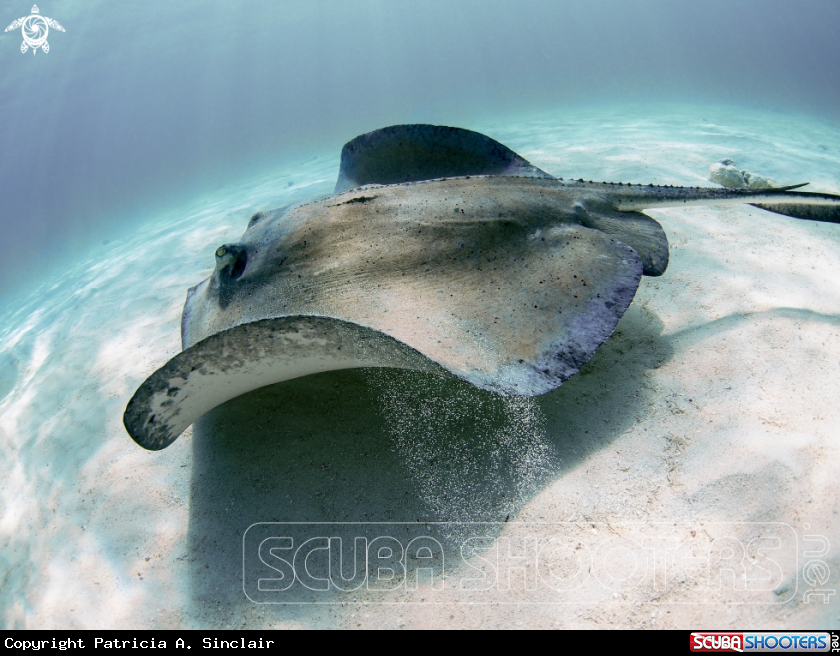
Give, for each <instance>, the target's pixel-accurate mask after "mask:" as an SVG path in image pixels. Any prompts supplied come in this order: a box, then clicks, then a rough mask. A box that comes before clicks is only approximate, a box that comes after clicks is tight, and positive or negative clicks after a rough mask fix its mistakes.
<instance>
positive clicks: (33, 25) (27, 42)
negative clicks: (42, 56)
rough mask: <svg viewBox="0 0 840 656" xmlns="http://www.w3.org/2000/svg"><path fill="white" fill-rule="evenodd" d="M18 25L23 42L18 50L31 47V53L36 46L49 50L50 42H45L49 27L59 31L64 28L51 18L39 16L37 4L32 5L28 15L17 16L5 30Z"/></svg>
mask: <svg viewBox="0 0 840 656" xmlns="http://www.w3.org/2000/svg"><path fill="white" fill-rule="evenodd" d="M19 27H20V28H21V30H20V31H21V32H22V33H23V43H21V44H20V51H21V52H26V51H27V50H29V49H30V48H32V54H33V55H34V54H35V53H36V52H38V48H41V50H43V51H44V52H49V51H50V44H49V43H47V34H48V33H49V31H50V28H51V27H52V28H53V29H56V30H58V31H59V32H63V31H64V28H63V27H61V25H59V24H58V23H57V22H56V21H54V20H53V19H52V18H47V17H46V16H41V12H39V11H38V5H32V13H31V14H29V16H24V17H23V18H18V19H17V20H16V21H15V22H14V23H12V24H11V25H9V27H7V28H6V30H5V31H6V32H8V31H9V30H16V29H17V28H19Z"/></svg>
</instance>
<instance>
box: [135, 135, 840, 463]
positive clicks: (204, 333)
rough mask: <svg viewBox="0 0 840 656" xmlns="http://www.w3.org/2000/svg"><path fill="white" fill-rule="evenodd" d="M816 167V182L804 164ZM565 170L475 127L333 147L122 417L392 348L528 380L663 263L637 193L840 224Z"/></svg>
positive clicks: (161, 438) (190, 415) (825, 206)
mask: <svg viewBox="0 0 840 656" xmlns="http://www.w3.org/2000/svg"><path fill="white" fill-rule="evenodd" d="M805 184H807V183H805ZM802 186H804V185H802V184H800V185H793V186H787V187H779V188H773V189H761V190H744V189H724V188H700V187H695V188H688V187H673V186H670V185H668V186H658V185H653V184H647V185H641V184H623V183H621V182H619V183H612V182H610V183H607V182H585V181H584V180H582V179H580V180H563V179H562V178H555V177H553V176H551V175H549V174H548V173H546V172H544V171H542V170H540V169H538V168H537V167H535V166H533V165H532V164H530V163H529V162H527V161H526V160H525V159H523V158H522V157H520V156H519V155H517V154H516V153H514V152H513V151H512V150H510V149H509V148H507V147H505V146H503V145H502V144H500V143H498V142H497V141H494V140H493V139H491V138H489V137H486V136H484V135H482V134H479V133H477V132H472V131H469V130H464V129H459V128H451V127H442V126H432V125H398V126H392V127H388V128H384V129H381V130H376V131H374V132H370V133H368V134H364V135H362V136H359V137H357V138H355V139H353V140H352V141H350V142H349V143H347V144H346V145H345V146H344V148H343V150H342V152H341V164H340V170H339V174H338V181H337V183H336V186H335V192H334V194H333V195H331V196H329V197H326V198H319V199H316V200H313V201H310V202H305V203H302V204H299V205H295V206H292V207H284V208H281V209H276V210H273V211H267V212H258V213H256V214H254V215H253V217H251V219H250V221H249V222H248V226H247V229H246V230H245V233H244V234H243V235H242V238H241V239H240V240H239V241H238V242H236V243H230V244H224V245H222V246H220V247H219V248H218V249H217V250H216V251H215V270H214V271H213V273H212V275H211V276H210V277H209V278H207V279H206V280H204V281H203V282H201V283H199V284H198V285H196V286H195V287H192V288H191V289H189V291H188V292H187V299H186V304H185V306H184V312H183V317H182V324H181V339H182V345H183V350H182V351H181V352H180V353H179V354H178V355H176V356H175V357H174V358H172V359H171V360H170V361H169V362H167V363H166V364H165V365H163V366H162V367H161V368H160V369H158V370H157V371H155V372H154V373H153V374H152V375H151V376H150V377H149V378H148V379H147V380H146V381H145V382H144V383H143V384H142V385H141V386H140V387H139V389H138V390H137V391H136V393H135V394H134V396H133V397H132V399H131V400H130V402H129V403H128V406H127V408H126V411H125V415H124V418H123V421H124V424H125V427H126V429H127V430H128V433H129V434H130V435H131V437H132V438H134V440H135V441H136V442H137V443H138V444H139V445H141V446H142V447H144V448H146V449H153V450H157V449H162V448H164V447H166V446H168V445H169V444H171V443H172V442H173V441H174V440H175V439H176V438H177V437H178V436H179V435H180V434H181V433H182V432H183V431H184V430H185V429H186V428H187V427H188V426H190V424H192V423H193V422H194V421H195V420H196V419H198V417H200V416H201V415H202V414H204V413H205V412H207V411H209V410H211V409H212V408H214V407H216V406H217V405H219V404H221V403H224V402H225V401H227V400H229V399H232V398H234V397H236V396H238V395H240V394H244V393H245V392H248V391H250V390H253V389H256V388H258V387H263V386H265V385H270V384H273V383H277V382H280V381H284V380H289V379H292V378H296V377H299V376H306V375H308V374H313V373H316V372H324V371H331V370H336V369H346V368H354V367H396V368H404V369H413V370H419V371H425V372H430V373H437V374H440V375H443V376H456V377H458V378H461V379H463V380H465V381H468V382H469V383H471V384H472V385H475V386H476V387H479V388H481V389H484V390H490V391H492V392H496V393H500V394H505V395H524V396H534V395H539V394H544V393H546V392H549V391H551V390H553V389H555V388H557V387H558V386H560V385H561V384H562V383H563V382H564V381H566V380H568V379H569V377H571V376H573V375H574V374H575V373H576V372H577V371H578V370H579V369H580V368H581V367H582V366H583V365H584V364H585V363H586V362H587V361H588V360H589V359H590V358H591V357H592V355H593V354H594V353H595V351H596V350H597V349H598V347H599V346H600V345H601V344H602V343H603V342H604V341H605V340H606V339H607V338H608V337H609V336H610V334H611V333H612V332H613V329H614V328H615V326H616V324H617V323H618V320H619V319H620V318H621V316H622V315H623V314H624V312H625V310H626V309H627V307H628V306H629V304H630V302H631V301H632V300H633V296H634V295H635V293H636V289H637V288H638V286H639V282H640V279H641V277H642V276H643V275H648V276H660V275H662V274H663V273H664V272H665V269H666V268H667V266H668V239H667V237H666V235H665V231H664V230H663V229H662V226H660V225H659V223H657V222H656V221H655V220H654V219H652V218H651V217H650V216H647V215H646V214H644V213H642V210H645V209H652V208H661V207H684V206H689V205H724V204H730V203H749V204H751V205H753V206H756V207H759V208H762V209H765V210H769V211H771V212H776V213H779V214H784V215H787V216H792V217H797V218H803V219H809V220H814V221H825V222H830V223H840V196H835V195H830V194H823V193H806V192H797V191H793V190H794V189H796V188H799V187H802Z"/></svg>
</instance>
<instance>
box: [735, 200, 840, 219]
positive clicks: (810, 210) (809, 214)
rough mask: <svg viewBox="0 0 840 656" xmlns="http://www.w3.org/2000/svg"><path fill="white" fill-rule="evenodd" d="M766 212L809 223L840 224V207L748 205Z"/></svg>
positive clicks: (797, 204)
mask: <svg viewBox="0 0 840 656" xmlns="http://www.w3.org/2000/svg"><path fill="white" fill-rule="evenodd" d="M750 205H752V206H753V207H758V208H761V209H763V210H767V211H768V212H775V213H776V214H784V215H785V216H792V217H794V218H796V219H808V220H809V221H822V222H824V223H840V205H803V204H800V203H781V204H779V205H774V204H769V203H750Z"/></svg>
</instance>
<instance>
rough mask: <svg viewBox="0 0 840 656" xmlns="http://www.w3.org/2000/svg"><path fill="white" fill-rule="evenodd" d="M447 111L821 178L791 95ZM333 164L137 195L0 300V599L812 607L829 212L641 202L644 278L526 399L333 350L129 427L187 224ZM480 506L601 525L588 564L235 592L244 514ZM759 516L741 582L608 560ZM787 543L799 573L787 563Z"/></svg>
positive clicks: (552, 157) (830, 445) (654, 609)
mask: <svg viewBox="0 0 840 656" xmlns="http://www.w3.org/2000/svg"><path fill="white" fill-rule="evenodd" d="M704 119H707V120H704ZM468 127H471V128H473V129H479V130H481V131H483V132H485V133H487V134H489V135H491V136H493V137H494V138H496V139H499V140H500V141H502V142H503V143H505V144H507V145H509V146H510V147H511V148H513V149H514V150H517V151H518V152H520V153H521V154H522V155H523V156H525V157H526V158H528V159H530V160H531V161H532V162H533V163H535V164H536V165H538V166H541V167H543V168H545V169H546V170H548V171H549V172H551V173H554V174H556V175H560V176H565V177H575V178H579V177H583V178H584V179H593V180H595V179H597V180H602V179H604V180H613V181H619V180H621V181H624V182H628V181H633V182H645V183H647V182H653V183H659V184H688V185H702V184H710V183H708V182H707V181H706V180H705V177H706V175H707V174H708V167H709V165H710V164H711V163H712V162H715V161H718V160H720V159H722V158H724V157H731V158H732V159H734V160H735V161H737V162H738V165H739V166H742V167H744V168H747V169H749V170H750V171H753V172H755V173H758V174H761V175H764V176H767V177H770V178H772V179H774V180H778V181H780V182H782V183H796V182H805V181H810V182H811V183H812V188H813V189H814V190H822V191H830V192H834V193H838V192H840V186H838V181H840V131H838V130H837V128H835V127H833V126H831V125H826V124H822V123H819V122H816V121H813V120H809V119H805V118H803V117H792V116H785V115H776V114H771V113H759V114H748V113H747V112H746V111H745V110H737V111H736V110H733V109H731V108H730V109H727V108H708V107H706V108H691V107H677V108H660V109H659V110H658V112H657V114H656V115H653V116H649V115H648V113H646V111H645V110H644V109H643V108H639V109H637V110H635V111H634V112H632V113H628V112H626V111H624V112H619V111H617V110H616V109H615V108H587V109H586V110H580V111H577V112H575V113H573V114H571V115H570V114H569V113H567V112H558V113H557V114H556V115H555V116H551V115H543V116H537V117H528V118H527V119H518V120H517V121H515V122H514V121H504V122H499V123H495V124H489V123H486V124H483V125H475V126H472V125H471V126H468ZM336 170H337V154H336V158H335V159H334V160H329V161H325V160H323V159H322V160H315V161H310V162H308V163H307V164H305V165H302V166H300V167H296V168H295V170H294V171H293V172H292V171H285V172H275V173H272V174H271V175H270V176H269V177H268V178H267V180H263V181H257V182H254V183H252V184H248V185H245V186H242V187H239V188H236V189H233V190H228V191H226V192H224V193H220V194H219V196H218V197H217V198H213V199H209V200H207V201H205V200H204V199H202V200H201V202H199V203H196V205H195V206H194V207H192V208H182V209H180V210H179V211H178V212H174V211H173V213H172V216H161V217H150V221H149V223H148V224H146V225H144V226H141V227H139V228H138V229H137V231H136V232H135V233H133V234H131V235H128V236H126V237H125V238H124V239H123V240H122V241H120V242H119V243H115V244H110V245H109V246H108V247H99V248H98V250H94V251H91V253H90V254H89V255H88V257H86V258H83V259H84V260H85V261H84V262H80V264H79V265H78V266H77V267H76V268H75V269H74V270H72V271H68V272H67V273H66V275H65V276H64V277H63V278H62V279H61V280H56V282H55V286H53V287H52V288H51V289H50V288H49V287H47V288H44V289H42V290H39V292H38V293H36V294H33V296H32V297H30V298H29V299H28V301H26V302H25V303H24V304H22V305H21V307H20V308H19V310H17V311H16V312H14V313H12V314H10V315H9V316H7V317H5V318H4V321H3V324H2V325H3V326H4V329H3V332H2V333H0V363H2V364H3V367H2V374H0V394H5V396H4V397H3V398H2V399H0V508H2V515H0V536H2V540H0V613H2V615H1V616H2V626H4V627H29V628H35V627H47V628H53V627H80V628H81V627H85V628H94V627H111V628H113V627H132V626H137V627H149V628H151V627H240V626H248V627H297V626H300V627H356V626H362V627H370V628H380V627H381V628H399V627H404V628H415V627H453V628H455V627H495V626H506V627H517V626H522V627H553V626H558V627H585V628H600V627H628V626H629V627H651V628H661V627H666V628H668V627H678V628H701V627H716V628H726V627H733V628H734V627H738V628H745V629H752V628H787V627H796V628H806V627H823V628H826V627H832V628H837V627H838V626H839V625H840V601H838V594H834V596H831V597H830V602H829V603H828V604H823V603H820V601H821V600H820V598H818V597H817V598H815V597H813V596H812V597H811V598H810V603H806V602H805V598H806V593H807V592H808V590H809V589H813V588H817V587H818V588H822V589H826V590H836V591H837V592H838V593H840V577H839V576H840V556H838V553H839V552H838V549H837V546H836V545H837V544H838V543H839V542H840V523H838V511H839V510H840V500H839V499H838V495H837V482H836V481H837V471H838V462H840V403H838V399H840V310H838V308H840V285H838V282H837V281H838V280H840V226H833V225H826V224H815V223H809V222H805V221H798V220H795V219H789V218H785V217H781V216H777V215H773V214H769V213H766V212H762V211H760V210H757V209H754V208H750V207H748V206H742V207H730V208H718V207H710V208H693V209H687V210H676V209H675V210H667V211H664V210H663V211H652V212H650V214H651V215H652V216H654V217H655V218H656V219H657V220H659V221H660V222H661V223H662V225H663V226H664V228H665V230H666V232H667V233H668V236H669V239H670V242H671V249H672V250H671V264H670V267H669V269H668V271H667V273H666V274H665V275H664V276H663V277H661V278H657V279H652V278H646V279H644V280H643V282H642V286H641V288H640V290H639V292H638V294H637V296H636V299H635V301H634V302H633V304H632V305H631V307H630V309H629V310H628V312H627V314H626V315H625V317H624V318H623V319H622V321H621V322H620V323H619V326H618V328H617V331H616V334H615V335H614V336H613V337H612V338H611V339H610V340H609V341H608V342H607V343H606V344H605V345H604V346H603V347H602V348H601V350H599V352H598V353H597V354H596V356H595V357H594V358H593V360H592V361H591V362H590V363H589V364H588V365H587V366H586V367H585V368H584V370H583V371H582V372H581V373H580V374H579V375H577V376H576V377H575V378H573V379H572V380H570V381H569V382H568V383H566V385H564V386H563V387H562V388H561V389H559V390H556V391H555V392H553V393H551V394H548V395H545V396H543V397H539V398H536V399H502V398H500V397H493V396H490V395H488V394H485V393H481V392H477V391H475V390H473V389H471V388H469V387H468V386H466V385H460V384H457V383H446V384H442V383H440V382H439V381H437V380H435V379H430V378H428V377H424V376H420V375H417V374H411V373H405V372H392V371H380V372H359V371H351V372H335V373H330V374H323V375H319V376H313V377H309V378H307V379H302V380H299V381H290V382H288V383H283V384H281V385H277V386H273V387H271V388H267V389H264V390H260V391H257V392H255V393H253V394H250V395H247V396H246V397H242V398H240V399H238V400H234V401H233V402H231V403H229V404H226V406H224V407H223V408H221V409H218V410H217V411H215V412H213V413H211V414H210V415H208V416H207V417H206V418H204V419H203V420H201V421H200V422H199V423H198V424H197V425H196V426H195V427H194V429H192V430H189V431H188V432H187V433H185V434H184V435H183V436H182V437H181V438H180V439H179V440H178V441H177V442H176V443H175V444H174V445H173V446H171V447H170V448H168V449H166V450H164V451H162V452H159V453H149V452H146V451H143V450H142V449H140V448H139V447H137V446H136V445H135V444H134V443H133V442H132V441H131V439H130V438H129V437H128V436H127V435H126V433H125V431H124V429H123V427H122V412H123V409H124V407H125V404H126V402H127V401H128V399H129V398H130V396H131V394H132V393H133V392H134V390H135V389H136V387H137V385H138V384H139V383H140V382H142V380H143V379H144V378H145V377H146V376H147V375H149V374H150V373H151V372H152V371H154V370H155V369H156V368H157V367H158V366H160V365H161V364H162V363H163V362H165V361H166V360H167V359H168V358H170V357H171V356H172V355H174V354H175V353H177V352H178V350H179V349H180V343H179V332H178V325H179V319H180V312H181V307H182V304H183V300H184V295H185V292H186V289H187V287H189V286H190V285H192V284H195V283H196V282H197V281H199V280H201V279H202V278H204V277H206V275H207V274H208V273H209V267H210V266H212V262H213V258H212V252H213V250H214V248H215V247H216V246H218V245H219V244H221V243H224V242H226V241H234V240H236V239H237V238H238V236H239V235H240V234H241V232H242V230H243V229H244V226H245V223H246V222H247V218H248V216H250V214H251V213H252V212H253V211H255V210H257V209H270V208H273V207H276V206H280V205H284V204H286V203H288V202H290V201H297V200H302V199H305V198H307V197H310V196H311V195H314V194H316V193H327V192H329V191H330V189H331V187H332V182H333V178H334V176H335V174H336ZM284 173H285V174H288V175H290V176H291V177H286V178H280V176H281V175H282V174H284ZM289 180H294V183H293V185H292V186H291V187H289V186H287V185H288V182H289ZM176 217H177V218H176ZM506 517H509V518H510V522H512V523H509V524H508V525H507V526H503V527H501V529H500V533H499V535H500V536H501V537H503V538H504V537H510V538H511V539H512V540H513V541H514V542H513V544H516V540H517V539H519V538H521V537H522V536H526V535H527V536H531V537H534V538H539V539H548V538H549V537H551V536H558V535H562V536H563V543H564V544H567V543H568V544H570V545H574V546H575V549H576V550H575V549H573V550H572V551H570V552H569V553H570V554H572V555H574V554H573V552H574V553H577V554H578V556H580V554H581V553H583V554H585V553H589V554H590V556H592V554H595V556H597V554H598V553H602V551H603V545H604V544H607V542H606V541H607V540H613V544H615V545H618V546H621V547H625V549H624V551H621V550H619V551H615V552H613V553H612V555H611V557H610V559H608V562H602V563H601V566H602V569H603V566H605V567H606V571H607V573H608V574H609V576H611V577H612V578H611V579H610V580H611V581H612V587H611V586H610V585H605V584H604V583H603V581H602V580H599V579H596V577H594V576H588V577H584V578H585V580H584V582H583V584H582V586H581V587H580V588H579V589H578V590H576V591H573V592H568V591H565V592H564V591H561V592H556V591H552V590H550V589H548V588H546V587H541V588H539V589H537V590H517V589H513V590H507V591H504V590H502V591H500V590H492V591H490V592H486V593H480V594H477V593H467V592H464V591H463V590H461V589H460V588H458V587H456V588H452V587H451V582H458V581H459V579H458V573H457V572H454V571H453V572H452V578H451V580H450V581H447V588H446V589H445V590H443V591H437V590H430V589H423V587H422V586H421V588H420V589H419V590H418V591H416V592H401V593H398V594H397V593H376V592H365V593H364V594H349V595H344V596H341V595H336V594H331V595H328V596H322V597H317V599H321V600H325V601H330V602H335V601H338V602H345V604H346V605H306V604H304V605H296V606H278V605H263V604H254V603H252V602H250V601H248V599H247V598H246V597H245V596H244V594H243V589H242V534H243V532H244V531H245V529H247V527H248V526H249V525H250V524H252V523H253V522H268V521H280V522H283V521H324V522H335V521H386V522H387V521H408V522H415V521H416V520H418V519H420V520H422V521H427V522H456V521H499V520H504V519H505V518H506ZM541 523H542V524H541ZM545 523H553V524H545ZM448 530H449V531H450V532H452V531H453V530H454V529H452V527H451V526H450V527H449V529H448ZM435 531H438V528H435ZM692 531H693V533H692ZM455 533H457V531H455ZM806 536H824V537H825V538H827V540H828V542H829V544H830V548H829V551H828V553H827V555H824V556H820V557H816V556H813V555H811V556H807V554H806V552H809V550H810V551H813V550H815V549H819V546H820V544H819V542H816V541H810V542H809V541H806ZM456 537H457V535H456ZM774 537H776V538H778V544H777V545H776V546H778V549H775V550H774V551H772V553H771V554H770V556H772V559H773V561H774V562H775V563H776V565H775V569H774V568H773V567H770V565H769V562H770V561H769V560H766V559H765V560H761V556H760V554H755V553H752V552H751V556H750V557H751V558H752V560H753V561H755V563H754V564H753V567H754V569H749V570H748V571H747V570H745V572H746V576H747V579H748V580H747V581H746V582H743V581H740V579H738V576H737V575H736V577H735V578H736V579H738V580H732V581H730V580H729V579H725V580H724V585H722V586H721V589H720V590H716V589H713V588H714V586H710V585H709V572H708V571H706V573H705V574H704V573H703V572H702V571H700V570H696V571H693V572H689V571H687V570H686V568H685V567H682V568H681V567H679V566H677V567H672V566H671V565H669V566H668V569H667V570H665V571H662V570H657V571H654V570H655V568H654V567H653V565H652V564H651V563H652V562H653V561H650V562H648V563H647V564H646V568H647V569H646V570H645V571H646V574H645V576H639V577H636V578H634V576H635V574H634V571H636V570H635V566H634V561H633V557H634V556H633V553H632V545H633V544H639V545H642V551H641V552H639V553H637V554H636V557H637V560H638V558H639V557H641V556H642V555H644V554H645V553H647V552H645V551H644V550H645V549H646V548H648V547H649V546H650V545H660V544H679V543H682V544H683V545H689V546H694V547H695V551H694V555H695V556H696V555H697V554H698V553H702V551H703V549H704V548H707V546H708V540H709V539H711V538H728V539H732V540H733V541H732V544H733V545H734V544H736V543H735V542H734V539H737V540H740V543H741V544H744V545H746V544H748V543H749V542H750V540H752V539H754V538H760V539H764V540H768V539H772V538H774ZM631 540H635V542H631ZM668 540H673V542H672V543H668ZM714 544H717V545H718V546H720V545H722V544H723V542H722V541H720V540H719V541H718V542H717V543H714ZM755 544H758V543H755ZM762 544H763V545H764V546H765V547H766V546H767V545H768V544H770V542H765V543H762ZM704 545H705V546H704ZM577 547H580V548H579V549H578V548H577ZM599 547H600V548H601V549H602V551H601V552H599V551H598V549H599ZM626 547H630V548H629V549H628V548H626ZM768 553H769V552H768ZM595 556H592V557H593V558H594V557H595ZM572 560H574V558H572ZM816 560H820V561H823V562H824V564H825V568H827V569H823V570H820V571H822V572H826V571H827V572H828V574H827V580H826V581H825V582H824V583H823V584H815V583H813V582H809V580H808V579H809V578H810V579H811V580H812V581H813V579H814V572H815V571H817V570H815V569H814V565H813V563H814V561H816ZM584 561H585V558H584V560H583V561H581V562H584ZM569 562H571V561H569ZM809 563H810V565H809ZM762 565H764V566H765V567H764V569H761V566H762ZM567 566H569V567H571V566H570V565H568V562H567ZM748 567H749V566H748ZM523 571H524V570H523ZM568 571H569V572H572V571H574V568H573V567H572V569H570V570H568ZM762 571H766V572H768V573H767V576H766V577H765V578H766V580H765V581H764V583H761V576H762V573H761V572H762ZM698 572H699V573H698ZM657 576H658V577H659V578H657ZM601 578H602V579H603V577H601ZM739 581H740V582H739ZM756 581H758V583H756ZM742 587H743V588H746V589H740V588H742ZM421 599H422V601H421ZM383 601H385V602H397V603H388V604H384V605H383V604H382V603H380V602H383Z"/></svg>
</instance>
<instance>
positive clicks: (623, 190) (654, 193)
mask: <svg viewBox="0 0 840 656" xmlns="http://www.w3.org/2000/svg"><path fill="white" fill-rule="evenodd" d="M802 186H804V185H792V186H790V187H782V188H779V189H758V190H742V189H706V188H691V187H661V186H654V185H647V186H645V185H628V186H626V187H619V188H617V189H611V190H610V191H609V192H607V193H606V194H605V196H606V198H607V199H608V200H609V201H610V202H611V203H612V205H613V208H614V209H615V210H618V211H621V212H634V211H639V210H645V209H655V208H659V207H687V206H690V205H734V204H741V203H748V204H750V205H754V206H755V207H760V208H761V209H765V210H768V211H770V212H775V213H777V214H784V215H785V216H792V217H795V218H799V219H810V220H812V221H824V222H827V223H840V196H836V195H833V194H821V193H808V192H799V191H792V190H793V189H797V188H799V187H802Z"/></svg>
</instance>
